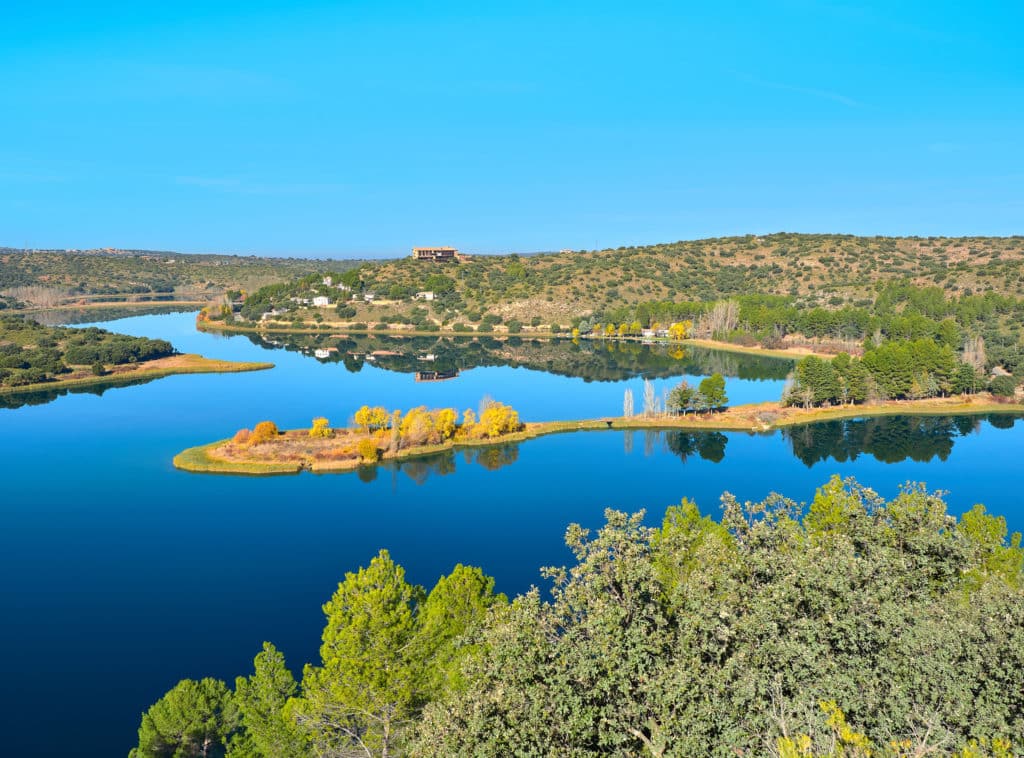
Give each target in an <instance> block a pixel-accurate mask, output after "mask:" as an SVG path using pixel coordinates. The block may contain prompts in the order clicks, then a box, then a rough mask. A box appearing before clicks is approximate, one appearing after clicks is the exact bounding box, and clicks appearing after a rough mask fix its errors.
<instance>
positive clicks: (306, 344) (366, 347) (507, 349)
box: [245, 334, 793, 382]
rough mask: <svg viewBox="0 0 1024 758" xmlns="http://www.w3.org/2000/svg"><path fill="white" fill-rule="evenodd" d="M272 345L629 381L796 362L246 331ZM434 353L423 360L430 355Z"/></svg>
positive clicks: (641, 349) (742, 374) (445, 366)
mask: <svg viewBox="0 0 1024 758" xmlns="http://www.w3.org/2000/svg"><path fill="white" fill-rule="evenodd" d="M245 336H246V337H248V339H249V340H250V341H251V342H253V344H256V345H259V346H260V347H263V348H266V349H272V350H273V349H276V350H288V351H292V352H301V353H303V354H307V355H310V357H312V355H311V354H312V353H313V352H314V351H316V350H317V349H328V348H334V349H335V350H332V352H331V353H330V355H329V356H328V357H325V358H316V360H318V361H320V362H321V363H342V364H344V366H345V368H346V369H347V370H348V371H350V372H353V373H354V372H357V371H359V370H360V369H362V367H363V365H364V364H365V362H366V356H367V355H370V354H372V353H374V352H376V351H381V352H383V353H391V352H393V353H397V355H386V354H385V355H377V356H375V357H374V359H373V360H372V361H371V362H372V363H373V364H374V365H376V366H378V367H380V368H382V369H385V370H388V371H396V372H401V373H408V374H414V373H416V372H417V371H423V370H425V369H430V370H432V371H442V372H450V371H464V370H469V369H472V368H476V367H479V366H509V367H513V368H516V367H524V368H530V369H534V370H538V371H546V372H548V373H551V374H557V375H559V376H571V377H578V378H582V379H584V380H586V381H599V382H604V381H623V380H626V379H631V378H635V377H644V378H649V379H651V378H665V377H671V376H679V375H681V374H691V375H700V376H704V375H710V374H714V373H719V374H722V375H723V376H729V377H738V378H740V379H776V380H781V379H785V378H786V375H787V374H788V373H789V372H790V371H791V370H792V367H793V364H792V362H791V361H788V360H784V359H780V358H772V357H768V356H758V355H746V354H742V353H729V352H723V351H720V350H710V349H707V348H699V347H687V348H685V349H684V348H681V347H680V346H678V345H645V344H641V343H638V342H618V341H607V342H605V341H596V340H585V341H583V342H580V343H575V342H572V341H570V340H564V339H563V340H541V339H522V338H519V337H510V338H506V339H498V338H495V337H490V336H486V335H481V336H479V337H476V338H466V337H432V336H419V337H400V336H392V335H365V336H362V335H360V336H354V335H349V336H340V335H334V336H330V335H323V334H272V335H267V336H262V335H257V334H246V335H245ZM428 355H429V356H432V360H423V358H425V357H426V356H428Z"/></svg>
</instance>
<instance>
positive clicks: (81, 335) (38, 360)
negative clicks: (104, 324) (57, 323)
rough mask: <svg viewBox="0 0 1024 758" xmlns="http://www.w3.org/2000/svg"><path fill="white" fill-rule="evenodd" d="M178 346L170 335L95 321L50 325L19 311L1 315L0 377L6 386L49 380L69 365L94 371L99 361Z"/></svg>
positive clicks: (156, 354)
mask: <svg viewBox="0 0 1024 758" xmlns="http://www.w3.org/2000/svg"><path fill="white" fill-rule="evenodd" d="M174 352H175V350H174V347H173V346H172V345H171V343H170V342H167V341H166V340H154V339H149V338H147V337H130V336H128V335H125V334H115V333H113V332H108V331H106V330H105V329H97V328H95V327H90V328H88V329H71V328H66V327H47V326H42V325H40V324H37V323H36V322H35V321H31V320H29V319H26V318H24V317H22V316H16V315H4V316H2V317H0V382H2V383H3V384H4V385H5V386H8V387H20V386H25V385H28V384H37V383H39V382H45V381H50V380H52V379H54V378H56V377H58V376H59V375H61V374H66V373H68V372H69V371H70V370H71V369H70V368H69V367H70V366H89V367H91V370H92V372H93V373H94V374H95V373H97V371H96V366H100V367H101V368H102V366H103V365H104V364H105V365H118V364H124V363H138V362H142V361H148V360H152V359H153V358H162V357H165V356H168V355H173V354H174ZM97 375H98V374H97Z"/></svg>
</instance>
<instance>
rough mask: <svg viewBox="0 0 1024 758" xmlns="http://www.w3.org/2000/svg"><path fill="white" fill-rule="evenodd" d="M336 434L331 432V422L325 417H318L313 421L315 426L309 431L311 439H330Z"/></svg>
mask: <svg viewBox="0 0 1024 758" xmlns="http://www.w3.org/2000/svg"><path fill="white" fill-rule="evenodd" d="M333 433H334V432H332V431H331V425H330V422H329V421H328V420H327V419H325V418H324V417H323V416H318V417H317V418H315V419H313V426H312V428H311V429H310V430H309V436H310V437H316V438H325V437H330V436H331V435H332V434H333Z"/></svg>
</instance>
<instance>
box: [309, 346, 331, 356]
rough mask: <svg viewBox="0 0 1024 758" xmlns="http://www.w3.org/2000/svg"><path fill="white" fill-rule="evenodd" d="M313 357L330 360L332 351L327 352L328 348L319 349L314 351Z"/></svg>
mask: <svg viewBox="0 0 1024 758" xmlns="http://www.w3.org/2000/svg"><path fill="white" fill-rule="evenodd" d="M313 355H315V356H316V357H317V358H330V357H331V351H330V350H327V349H326V348H322V347H318V348H317V349H316V350H314V351H313Z"/></svg>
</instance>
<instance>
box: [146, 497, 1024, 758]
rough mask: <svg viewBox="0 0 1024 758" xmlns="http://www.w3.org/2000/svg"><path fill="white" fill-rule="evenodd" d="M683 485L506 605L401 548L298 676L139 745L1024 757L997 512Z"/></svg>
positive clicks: (1020, 628)
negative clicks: (694, 496)
mask: <svg viewBox="0 0 1024 758" xmlns="http://www.w3.org/2000/svg"><path fill="white" fill-rule="evenodd" d="M722 503H723V513H722V517H721V520H719V521H716V520H713V519H712V518H710V517H708V516H706V515H702V514H701V513H700V512H699V510H698V508H697V506H696V505H695V504H693V503H692V502H690V501H687V500H684V501H683V502H682V503H681V504H680V505H678V506H674V507H672V508H669V509H668V511H667V513H666V514H665V518H664V521H663V523H662V525H661V526H660V528H651V527H648V526H645V525H644V521H643V513H638V514H633V515H628V514H625V513H620V512H616V511H607V512H606V519H607V523H606V525H605V526H604V527H603V528H602V529H601V530H599V531H598V532H597V533H596V534H594V535H591V534H589V533H588V532H587V530H585V529H583V528H581V527H580V526H577V525H573V526H570V527H569V529H568V532H567V536H566V542H567V544H568V545H569V547H570V548H571V549H572V551H573V553H574V555H575V559H576V561H575V565H573V566H571V567H568V568H557V569H545V570H544V574H545V576H546V577H547V578H548V579H549V580H550V581H551V583H552V589H551V594H550V597H545V596H542V593H541V591H540V590H538V589H536V588H535V589H532V590H531V591H530V592H528V593H526V594H525V595H522V596H520V597H517V598H516V599H515V600H514V601H513V602H512V603H511V604H509V603H507V602H506V601H505V599H504V598H503V597H502V596H498V595H495V594H494V592H493V580H491V579H489V578H488V577H486V576H484V574H483V573H482V572H481V571H480V570H479V569H474V568H467V567H464V566H457V567H456V568H455V570H454V571H453V573H452V574H451V575H449V576H447V577H444V578H442V579H441V580H440V581H439V582H438V584H437V586H436V587H435V588H434V589H433V590H432V591H431V592H430V593H429V595H427V594H426V593H424V592H423V590H422V589H421V588H419V587H415V586H412V585H410V584H408V583H407V582H406V581H405V577H404V572H403V571H402V569H401V567H400V566H398V565H396V564H395V563H394V562H393V561H392V560H391V558H390V556H389V555H388V554H387V553H386V552H381V553H380V555H378V556H377V557H376V558H374V560H373V561H371V563H370V565H369V566H368V567H367V568H364V569H361V570H360V571H359V572H357V573H354V574H348V575H347V576H346V578H345V581H343V582H342V583H341V584H340V585H339V588H338V591H337V592H336V593H335V595H334V597H333V598H332V599H331V600H330V602H328V603H327V604H326V605H325V606H324V611H325V614H326V616H327V625H326V628H325V629H324V634H323V645H322V647H321V662H320V663H319V664H318V665H307V666H306V667H305V670H304V671H303V676H302V680H301V682H299V683H296V682H295V681H294V680H293V679H292V677H291V674H290V673H288V670H287V669H286V668H285V666H284V660H283V658H282V657H281V656H280V654H279V653H278V652H277V651H276V650H275V649H274V648H273V646H270V645H267V646H265V648H264V650H263V652H261V653H260V654H259V655H258V656H257V658H256V662H255V664H256V665H255V672H254V674H253V675H252V676H251V677H249V678H248V679H246V678H240V679H239V680H238V681H237V683H236V687H235V691H234V693H231V691H230V690H228V689H227V688H226V687H225V686H224V685H223V684H222V683H219V682H216V681H214V680H203V681H202V682H198V683H197V682H192V681H191V680H185V681H184V682H182V683H180V684H179V685H178V686H177V687H175V688H174V689H172V690H171V691H170V692H169V693H168V694H167V695H166V696H165V697H164V698H163V699H161V700H160V701H159V702H158V703H156V704H155V705H154V706H153V707H152V708H151V709H150V710H149V711H148V712H147V713H146V714H145V715H144V716H143V720H142V725H141V727H140V730H139V739H140V742H139V747H138V748H137V749H136V750H135V751H134V752H133V755H134V756H136V757H137V758H143V757H144V756H192V755H208V756H212V755H225V754H227V755H231V756H243V755H244V756H268V757H269V756H349V755H352V756H355V755H362V756H398V755H424V756H435V755H437V756H440V755H445V756H453V755H474V756H505V755H523V756H533V755H544V756H546V755H551V756H555V755H557V756H564V755H569V756H591V755H593V756H598V755H602V756H605V755H611V756H628V755H650V756H699V755H711V756H735V755H745V756H753V755H775V756H785V757H786V758H789V757H791V756H792V757H797V756H840V755H849V756H853V755H857V756H869V755H870V756H923V755H957V756H962V757H963V758H967V757H968V756H1010V755H1014V754H1015V753H1014V750H1019V749H1020V748H1021V747H1022V745H1024V549H1022V547H1021V538H1020V535H1019V534H1014V535H1012V536H1008V535H1007V529H1006V523H1005V520H1004V519H1002V518H999V517H995V516H991V515H989V514H987V513H986V512H985V509H984V508H983V507H982V506H975V507H974V509H972V510H971V511H969V512H967V513H965V514H964V515H963V516H962V517H960V518H959V519H956V518H955V517H952V516H950V515H948V514H947V510H946V505H945V503H944V502H943V500H942V498H941V497H940V495H938V494H933V493H929V492H927V491H926V490H925V489H924V488H923V487H922V486H917V485H913V486H911V485H908V486H907V487H906V488H905V489H904V490H903V491H902V492H901V493H900V494H899V495H898V496H897V497H896V498H895V499H893V500H892V501H890V502H885V501H884V500H883V499H881V498H880V497H879V496H878V495H876V494H875V493H874V492H872V491H871V490H869V489H867V488H865V487H862V486H861V485H859V484H857V483H856V482H855V481H853V480H847V481H841V480H839V479H838V478H834V479H832V480H831V481H829V482H828V483H827V484H826V485H825V486H823V487H822V488H821V489H820V490H819V491H818V492H817V494H816V496H815V498H814V500H813V501H812V502H811V503H810V504H809V505H806V506H805V505H801V504H798V503H795V502H793V501H791V500H788V499H786V498H784V497H781V496H776V495H773V496H771V497H769V498H768V499H767V500H765V501H764V502H760V503H746V504H741V503H739V502H737V501H736V500H735V499H734V498H733V497H731V496H730V495H728V494H726V495H725V496H723V499H722Z"/></svg>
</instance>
